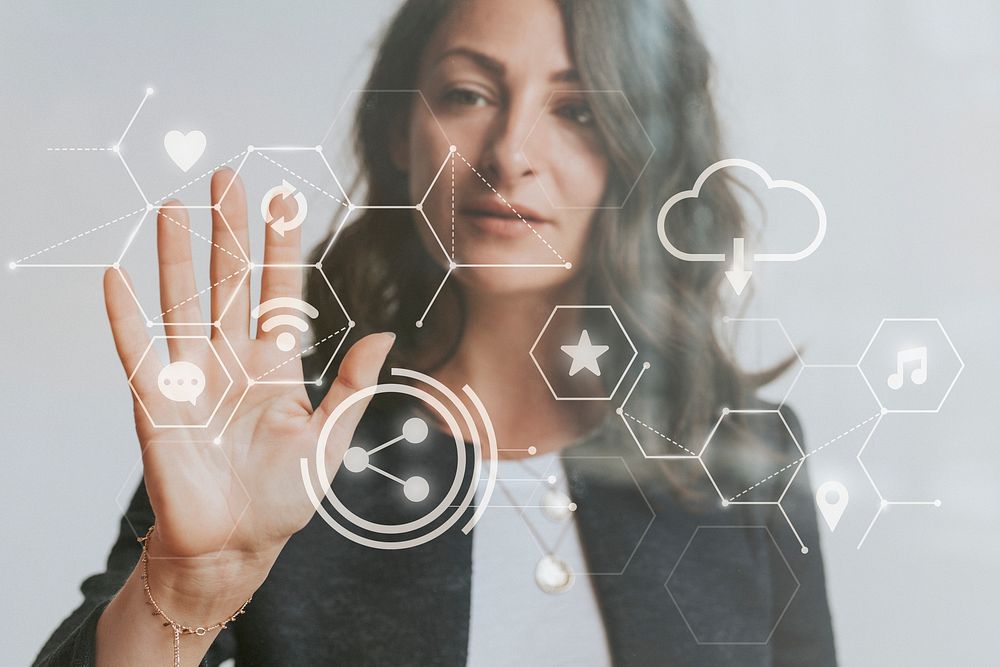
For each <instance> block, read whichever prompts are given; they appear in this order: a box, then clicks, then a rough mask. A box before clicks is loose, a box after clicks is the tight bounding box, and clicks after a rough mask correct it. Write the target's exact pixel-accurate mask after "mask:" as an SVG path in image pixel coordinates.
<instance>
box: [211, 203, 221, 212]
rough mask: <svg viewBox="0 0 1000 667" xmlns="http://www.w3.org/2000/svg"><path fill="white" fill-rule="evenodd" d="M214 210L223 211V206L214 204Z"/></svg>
mask: <svg viewBox="0 0 1000 667" xmlns="http://www.w3.org/2000/svg"><path fill="white" fill-rule="evenodd" d="M212 210H213V211H221V210H222V204H218V203H216V204H212Z"/></svg>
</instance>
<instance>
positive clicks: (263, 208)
mask: <svg viewBox="0 0 1000 667" xmlns="http://www.w3.org/2000/svg"><path fill="white" fill-rule="evenodd" d="M279 197H280V198H281V202H280V206H287V204H286V202H285V200H286V199H288V198H289V197H291V198H292V199H294V200H295V215H294V216H292V217H291V218H290V219H288V220H286V219H285V216H284V215H283V214H282V215H278V217H274V215H273V214H272V213H271V205H272V204H274V203H276V202H277V200H278V198H279ZM307 210H308V207H307V206H306V196H305V195H304V194H302V192H301V191H299V190H297V189H296V188H295V186H294V185H292V184H291V183H289V182H288V181H286V180H284V179H282V181H281V185H276V186H274V187H273V188H271V189H270V190H268V191H267V194H265V195H264V198H263V199H261V201H260V215H261V217H263V218H264V222H265V223H266V224H268V225H270V226H271V229H273V230H274V231H276V232H278V234H280V235H281V236H284V235H285V232H290V231H292V230H293V229H295V228H297V227H299V226H301V225H302V223H303V222H305V220H306V212H307Z"/></svg>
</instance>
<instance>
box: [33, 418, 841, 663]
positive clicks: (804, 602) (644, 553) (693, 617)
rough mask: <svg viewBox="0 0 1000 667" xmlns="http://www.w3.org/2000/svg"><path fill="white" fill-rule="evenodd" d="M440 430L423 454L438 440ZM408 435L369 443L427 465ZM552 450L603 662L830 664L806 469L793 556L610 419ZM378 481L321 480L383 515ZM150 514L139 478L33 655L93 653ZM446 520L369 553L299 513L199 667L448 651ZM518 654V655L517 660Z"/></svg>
mask: <svg viewBox="0 0 1000 667" xmlns="http://www.w3.org/2000/svg"><path fill="white" fill-rule="evenodd" d="M398 421H399V420H398V419H396V418H394V417H393V415H392V413H387V412H385V411H382V410H379V409H378V408H377V407H376V408H375V409H370V410H369V412H368V413H366V416H365V419H364V420H363V422H362V425H361V427H360V428H359V431H358V434H357V435H356V438H355V440H356V441H357V439H358V438H365V439H368V441H369V442H370V443H375V444H377V443H376V440H378V438H381V437H382V436H384V435H386V434H387V433H392V432H393V430H395V434H398V432H399V424H398V423H397V422H398ZM791 423H792V424H793V429H795V428H797V424H794V419H792V420H791ZM763 435H765V436H766V437H769V438H770V439H771V442H773V443H774V444H775V446H776V447H779V448H783V449H787V448H788V447H790V446H791V443H790V440H789V439H788V435H787V433H774V434H763ZM389 437H392V436H391V435H390V436H389ZM435 437H439V438H443V436H442V435H440V434H435ZM385 439H386V440H387V439H389V438H388V437H386V438H385ZM382 441H384V440H378V442H382ZM800 442H801V440H800ZM442 444H443V446H442V447H440V448H432V449H431V450H430V451H441V452H445V451H448V449H449V447H450V449H451V451H452V452H454V446H453V445H447V444H444V443H442ZM414 449H415V448H412V447H411V448H405V447H398V448H397V447H391V448H388V449H386V450H384V452H383V453H385V454H390V452H392V453H391V455H390V456H391V458H388V459H381V464H382V465H384V466H385V467H386V468H389V469H393V470H405V469H406V468H407V467H408V466H411V465H417V464H422V465H424V466H425V468H426V464H427V461H428V457H427V451H428V450H424V451H423V452H415V451H414ZM380 455H381V453H380ZM445 458H447V457H445ZM562 458H563V461H564V465H565V467H566V470H567V473H568V477H569V480H568V481H569V487H570V491H571V495H572V497H573V498H574V500H575V501H576V502H577V503H578V505H579V510H578V511H577V513H576V520H577V522H578V528H579V533H580V539H581V544H582V547H583V551H584V555H585V557H586V559H587V563H588V566H589V569H590V571H592V572H600V573H603V574H599V575H593V583H594V588H595V592H596V597H597V600H598V604H599V607H600V612H601V615H602V618H603V622H604V626H605V629H606V634H607V638H608V641H609V644H610V646H609V648H610V653H611V655H612V657H613V660H614V662H615V664H620V665H685V666H687V665H706V666H707V665H712V666H719V665H741V666H744V665H810V666H823V665H834V664H836V659H835V653H834V646H833V635H832V630H831V625H830V616H829V611H828V606H827V597H826V591H825V585H824V575H823V562H822V557H821V555H820V552H819V536H818V534H817V528H816V517H815V511H814V509H813V504H812V493H811V491H810V487H809V484H808V480H807V478H806V475H805V474H804V473H805V470H802V471H801V472H800V473H799V475H798V476H797V477H796V480H795V482H794V484H793V486H792V488H791V489H790V490H789V492H788V494H787V495H786V499H785V502H784V503H783V505H784V507H785V509H786V511H787V512H788V513H789V515H790V517H791V518H792V521H793V522H794V523H795V526H796V528H797V530H798V531H799V534H800V536H801V537H802V539H803V540H804V541H805V542H806V544H808V545H809V546H810V547H811V549H810V552H809V554H808V555H803V554H801V553H800V550H799V546H798V542H797V541H796V540H795V539H794V536H793V535H792V534H791V531H790V529H789V527H788V525H787V524H786V523H785V521H784V520H783V518H782V517H781V516H780V513H779V512H778V511H777V509H776V508H772V507H761V506H731V507H729V508H727V509H723V508H722V507H721V505H720V504H719V503H718V502H712V503H708V507H709V509H707V510H706V509H693V508H692V507H690V506H689V504H688V503H685V502H681V501H679V500H678V499H677V498H676V497H675V494H674V493H672V492H671V491H670V490H669V487H668V485H667V484H665V483H664V481H663V478H662V474H663V473H662V470H661V469H660V464H659V463H657V462H654V461H649V460H646V459H644V458H643V457H642V455H641V453H640V452H639V451H638V448H637V447H636V446H635V443H634V442H633V441H632V440H631V437H630V436H629V434H628V432H627V431H626V430H625V428H624V426H623V425H622V424H621V422H620V421H618V420H617V418H616V417H612V418H611V419H609V420H608V421H607V422H606V423H605V424H604V425H603V426H602V427H601V428H600V429H598V430H597V431H596V432H595V433H594V434H592V436H591V437H589V438H587V439H585V440H584V441H582V442H580V443H579V444H577V445H574V446H572V447H569V448H567V449H566V450H564V451H563V453H562ZM439 463H440V465H437V462H436V463H435V465H434V466H432V467H433V472H432V473H431V474H430V475H428V476H429V477H430V480H431V486H432V488H436V487H435V482H441V481H442V480H446V479H447V480H449V483H450V477H449V475H453V474H454V463H453V462H451V463H449V462H448V461H446V460H442V461H441V462H439ZM449 465H450V468H449ZM668 465H671V466H695V467H697V466H698V464H697V462H690V461H672V462H670V463H669V464H668ZM449 469H450V472H449ZM425 472H426V469H425ZM695 472H697V470H696V471H695ZM629 473H631V474H629ZM633 477H634V481H633ZM701 478H702V480H703V482H700V483H699V484H700V486H701V490H703V491H707V492H710V493H712V494H714V490H712V489H711V487H709V486H708V485H707V480H705V476H704V473H703V472H702V473H701ZM380 479H381V477H380V476H378V475H368V476H365V475H351V476H348V475H346V474H343V475H338V476H337V477H336V479H335V481H334V487H335V488H336V489H337V492H338V495H339V496H340V497H341V498H344V499H345V503H348V506H350V507H352V508H355V507H357V508H359V509H358V510H357V511H358V512H359V514H363V515H365V516H368V517H371V518H374V519H375V520H378V519H377V518H376V517H382V518H388V517H395V518H396V519H399V518H400V512H402V511H404V510H403V509H401V507H402V505H403V503H400V502H397V501H395V500H393V497H394V496H393V494H387V493H384V492H380V491H378V490H377V488H376V487H377V485H378V484H379V480H380ZM637 484H638V488H639V489H641V492H642V493H640V492H639V491H638V490H637ZM696 490H698V489H696ZM396 495H398V490H397V494H396ZM716 500H717V499H716ZM152 520H153V515H152V511H151V509H150V506H149V500H148V497H147V496H146V492H145V488H144V486H142V485H140V486H139V489H138V491H137V492H136V494H135V497H134V498H133V500H132V503H131V506H130V508H129V510H128V512H127V514H126V517H124V518H123V520H122V522H121V532H120V535H119V539H118V541H117V543H116V544H115V546H114V548H113V549H112V552H111V555H110V556H109V559H108V569H107V570H106V571H105V572H103V573H101V574H98V575H94V576H92V577H90V578H88V579H87V580H85V581H84V583H83V586H82V590H83V593H84V597H85V600H84V602H83V604H82V605H81V606H80V607H79V608H78V609H77V610H76V611H75V612H73V614H72V615H71V616H70V617H69V618H67V619H66V620H65V621H64V622H63V623H62V624H61V625H60V627H59V628H58V629H57V630H56V632H55V633H54V634H53V635H52V637H51V638H50V639H49V641H48V642H47V643H46V645H45V647H44V648H43V649H42V652H41V654H40V655H39V657H38V659H37V660H36V662H35V664H36V665H90V664H93V659H94V658H93V655H94V653H93V651H94V634H95V631H96V624H97V619H98V617H99V615H100V612H101V611H102V610H103V608H104V606H105V605H106V604H107V602H108V601H109V600H110V599H111V597H112V596H113V595H114V593H115V592H116V591H117V590H118V589H119V588H120V587H121V585H122V584H123V583H124V581H125V579H126V577H127V576H128V574H129V572H130V571H131V570H132V568H133V567H134V565H135V563H136V561H137V560H138V557H139V548H138V544H137V543H136V541H135V534H136V533H138V534H143V533H144V532H145V531H146V529H147V528H148V526H149V525H150V523H151V522H152ZM462 523H464V522H459V524H457V525H456V526H455V527H453V528H452V529H450V530H449V531H448V532H446V533H444V534H443V535H441V536H440V537H438V538H437V539H435V540H433V541H431V542H429V543H428V544H425V545H422V546H420V547H417V548H413V549H408V550H401V551H383V550H375V549H370V548H367V547H362V546H359V545H357V544H355V543H353V542H351V541H349V540H347V539H345V538H344V537H342V536H340V535H339V534H337V533H336V532H335V531H334V530H332V529H331V528H330V527H329V526H328V525H327V524H326V523H325V522H324V521H323V520H322V519H321V518H320V517H318V516H317V517H314V519H313V520H312V521H311V522H310V523H309V524H308V525H307V526H306V528H304V529H303V530H302V531H300V532H299V533H297V534H296V535H295V536H293V537H292V539H291V540H290V541H289V543H288V544H287V546H286V547H285V549H284V551H283V552H282V553H281V555H280V557H279V558H278V560H277V562H276V563H275V565H274V568H273V569H272V571H271V573H270V575H269V576H268V578H267V580H266V581H265V582H264V584H263V586H262V587H261V588H260V590H258V591H257V593H255V595H254V599H253V602H252V603H251V604H250V606H249V607H247V610H246V614H245V615H244V616H241V617H240V619H239V620H238V621H237V622H235V623H233V624H231V625H230V627H229V628H228V629H227V630H225V631H223V632H222V633H221V634H220V635H219V637H218V638H217V639H216V641H215V643H214V644H213V646H212V648H211V650H210V651H209V653H208V654H207V655H206V658H205V661H204V663H203V664H205V665H218V664H219V662H221V661H222V660H224V659H226V658H229V657H235V658H236V664H237V665H361V664H365V665H386V664H392V665H456V666H457V665H464V664H465V662H466V656H467V648H468V639H469V611H470V594H471V568H472V562H471V556H472V538H471V535H464V534H463V533H462V532H461V531H460V530H459V529H458V527H457V526H458V525H461V524H462ZM721 526H726V527H725V528H723V527H721ZM682 552H683V553H684V558H683V559H682V558H681V554H682ZM786 561H787V564H786ZM789 568H790V570H789ZM668 578H669V579H670V582H669V587H668V586H665V584H666V583H667V581H668ZM789 600H790V603H789ZM512 613H516V611H514V610H512ZM182 650H183V639H182ZM521 660H522V661H523V662H524V663H525V664H529V665H530V664H532V661H531V656H522V657H521Z"/></svg>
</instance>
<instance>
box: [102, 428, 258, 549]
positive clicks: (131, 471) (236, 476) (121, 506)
mask: <svg viewBox="0 0 1000 667" xmlns="http://www.w3.org/2000/svg"><path fill="white" fill-rule="evenodd" d="M157 444H170V441H169V440H165V441H164V440H161V441H158V442H157ZM194 444H196V445H208V443H203V442H195V443H194ZM208 446H211V445H208ZM146 447H147V448H148V447H149V445H146ZM143 451H145V450H143ZM219 451H220V452H221V453H222V458H223V459H225V461H226V465H228V466H229V469H230V470H232V472H233V479H235V480H236V483H237V484H239V485H240V488H242V489H243V492H244V493H245V494H246V496H247V504H246V505H244V506H243V509H242V510H240V515H239V516H238V517H236V521H234V522H233V528H232V530H230V531H229V535H227V536H226V539H225V540H224V541H223V542H222V545H221V546H220V547H219V550H218V551H217V552H215V554H213V555H211V556H154V555H152V554H150V556H149V558H150V560H207V559H214V558H218V557H219V556H221V555H222V551H223V550H224V549H225V548H226V545H227V544H229V540H230V538H231V537H232V536H233V533H234V532H236V528H237V526H239V523H240V521H242V520H243V516H244V515H245V514H246V513H247V510H248V509H250V505H251V504H252V503H253V497H252V496H251V495H250V491H249V490H248V489H247V487H246V485H245V484H244V483H243V480H242V479H241V478H240V476H239V473H237V472H236V468H234V467H233V462H232V461H231V460H230V458H229V455H228V454H226V450H224V449H222V448H221V447H220V448H219ZM141 467H142V453H140V454H139V458H137V459H136V461H135V463H134V464H133V465H132V467H131V469H129V471H128V474H127V475H126V476H125V481H124V482H122V485H121V487H119V489H118V493H116V494H115V504H116V505H117V506H118V509H119V510H121V513H122V518H123V519H124V520H125V523H127V524H128V527H129V529H131V531H132V534H133V535H135V537H136V538H137V539H138V538H139V537H141V535H139V533H138V531H136V529H135V526H134V525H132V521H131V519H129V518H128V507H127V506H126V505H125V504H124V503H123V502H122V501H121V497H122V494H123V493H124V492H125V491H126V490H127V488H129V487H128V483H129V480H130V479H131V478H132V475H133V474H134V473H135V471H136V469H139V468H141ZM139 479H140V480H142V479H143V475H139Z"/></svg>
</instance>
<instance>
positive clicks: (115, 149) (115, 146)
mask: <svg viewBox="0 0 1000 667" xmlns="http://www.w3.org/2000/svg"><path fill="white" fill-rule="evenodd" d="M120 150H121V146H119V145H118V144H115V145H114V146H112V147H111V151H112V152H114V153H117V152H118V151H120Z"/></svg>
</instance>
